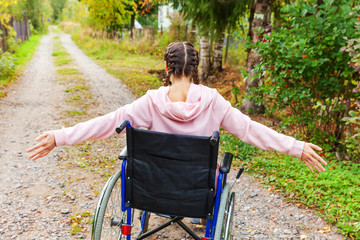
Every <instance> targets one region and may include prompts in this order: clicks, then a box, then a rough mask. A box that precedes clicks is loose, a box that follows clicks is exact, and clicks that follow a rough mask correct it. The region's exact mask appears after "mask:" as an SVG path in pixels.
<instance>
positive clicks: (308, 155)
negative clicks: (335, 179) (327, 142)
mask: <svg viewBox="0 0 360 240" xmlns="http://www.w3.org/2000/svg"><path fill="white" fill-rule="evenodd" d="M314 149H315V150H317V151H322V149H321V148H320V147H319V146H317V145H315V144H312V143H305V145H304V149H303V152H302V155H301V160H303V161H304V163H305V164H306V166H307V167H308V168H309V169H310V171H311V172H314V170H313V168H315V170H316V171H318V172H322V171H325V168H324V166H323V165H322V164H324V165H327V163H326V162H325V160H324V159H322V157H320V156H319V154H317V153H316V152H315V151H314Z"/></svg>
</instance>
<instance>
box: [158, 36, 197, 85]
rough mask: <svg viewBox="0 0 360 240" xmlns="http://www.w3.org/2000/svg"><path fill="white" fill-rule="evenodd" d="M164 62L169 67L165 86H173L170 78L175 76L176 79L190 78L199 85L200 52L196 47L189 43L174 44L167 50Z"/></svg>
mask: <svg viewBox="0 0 360 240" xmlns="http://www.w3.org/2000/svg"><path fill="white" fill-rule="evenodd" d="M164 61H165V62H166V65H167V67H168V73H167V75H166V80H165V83H164V86H168V85H169V84H171V82H170V76H171V74H174V76H175V77H178V78H180V77H181V76H184V75H185V76H186V77H188V76H190V77H191V78H192V81H193V82H194V83H195V84H199V78H198V65H199V57H198V52H197V51H196V50H195V48H194V46H193V45H192V44H191V43H188V42H173V43H170V44H169V46H168V47H167V48H166V50H165V54H164Z"/></svg>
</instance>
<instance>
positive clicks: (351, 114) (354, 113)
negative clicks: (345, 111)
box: [349, 110, 357, 117]
mask: <svg viewBox="0 0 360 240" xmlns="http://www.w3.org/2000/svg"><path fill="white" fill-rule="evenodd" d="M349 115H350V116H351V117H356V115H357V114H356V112H355V111H354V110H351V111H350V112H349Z"/></svg>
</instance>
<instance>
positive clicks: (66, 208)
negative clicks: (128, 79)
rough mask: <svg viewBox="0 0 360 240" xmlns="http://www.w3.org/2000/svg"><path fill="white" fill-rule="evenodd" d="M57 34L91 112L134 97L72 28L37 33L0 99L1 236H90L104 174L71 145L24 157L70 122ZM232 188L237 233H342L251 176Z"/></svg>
mask: <svg viewBox="0 0 360 240" xmlns="http://www.w3.org/2000/svg"><path fill="white" fill-rule="evenodd" d="M56 36H59V39H60V42H61V44H62V45H63V47H64V48H65V49H66V51H67V52H68V53H69V54H70V55H71V57H72V58H73V60H74V61H73V67H75V68H76V69H78V70H79V71H80V72H81V74H82V77H83V78H84V79H85V80H86V81H87V83H88V85H89V86H90V91H91V92H92V98H93V99H92V101H95V102H97V103H98V104H97V105H96V107H94V108H92V109H90V110H89V112H90V113H89V117H90V116H96V115H100V114H104V113H106V112H109V111H111V110H115V109H116V108H118V107H119V106H121V105H124V104H126V103H129V102H132V101H133V100H134V99H135V97H134V96H133V95H132V94H131V93H130V91H129V90H128V89H127V88H126V87H125V86H124V85H123V84H122V83H121V81H120V80H119V79H116V78H114V77H113V76H111V75H109V74H107V73H106V72H105V70H103V69H102V68H101V67H99V66H98V65H97V64H95V63H94V62H93V61H92V60H90V59H89V58H88V57H87V56H86V55H85V54H84V53H83V52H82V51H81V50H80V49H79V48H78V47H77V46H76V45H75V44H74V43H73V42H72V41H71V39H70V36H69V35H66V34H63V33H60V34H55V33H50V34H49V35H46V36H44V37H43V38H42V40H41V44H40V46H39V47H38V50H37V52H36V54H35V56H34V58H33V59H32V60H31V61H30V63H29V64H28V66H27V67H26V69H25V71H24V73H23V76H22V77H21V78H20V79H19V81H18V83H17V84H15V85H13V86H12V87H11V88H10V89H9V93H8V96H7V97H6V98H3V99H0V132H1V135H0V136H1V141H0V203H1V208H0V216H1V217H0V239H5V240H7V239H81V238H86V239H89V238H90V231H91V229H90V228H91V226H90V224H88V223H85V222H81V227H78V226H79V224H78V222H77V221H78V220H79V219H80V218H81V219H85V218H86V217H88V213H91V214H92V213H93V211H94V208H95V204H96V202H97V197H98V192H99V191H100V189H101V187H102V186H103V184H104V182H105V181H106V179H105V178H104V177H101V176H100V175H97V174H94V173H93V172H91V171H88V170H86V169H85V168H77V167H72V166H73V165H74V163H72V164H70V162H71V161H74V162H75V163H76V161H77V160H76V158H75V157H74V155H72V154H71V151H70V154H69V150H68V148H64V147H61V148H58V149H56V150H55V151H54V152H53V153H51V154H50V155H49V156H47V157H45V158H43V159H39V160H37V161H31V160H28V159H27V154H26V153H25V150H26V149H27V148H29V147H30V146H32V145H33V144H34V138H35V137H36V136H37V135H39V134H40V133H41V132H43V131H45V130H50V129H57V128H61V127H63V126H64V125H65V124H66V121H67V122H69V120H68V119H67V120H66V121H65V120H64V116H63V112H64V111H65V110H66V109H67V108H68V107H69V106H68V105H69V103H68V102H67V101H66V100H65V90H66V89H67V87H68V86H67V85H66V84H64V83H63V84H59V82H58V80H57V79H58V77H57V74H56V67H55V65H54V64H53V57H52V52H53V47H54V46H53V44H54V38H55V37H56ZM76 121H77V120H76V119H75V120H73V121H70V123H71V124H74V123H75V122H76ZM118 142H119V143H115V144H117V145H119V146H121V145H123V140H120V141H118ZM102 147H103V146H101V144H100V145H99V146H97V149H96V150H95V152H96V151H98V152H99V156H100V155H101V156H103V155H104V154H105V155H106V153H104V150H103V149H102ZM116 151H117V149H116V150H115V151H114V152H116ZM111 154H113V153H111ZM59 156H60V157H59ZM65 157H66V158H65ZM64 158H65V159H64ZM75 165H76V164H75ZM235 191H236V193H237V199H238V200H237V208H236V210H235V211H236V217H235V221H234V233H235V235H234V239H342V238H343V237H342V236H341V235H340V234H338V233H337V232H336V231H334V230H333V227H332V226H330V225H328V224H326V223H324V221H323V220H322V219H321V218H319V217H317V216H316V215H315V214H314V213H312V212H311V211H310V210H305V209H301V208H298V207H296V206H292V205H288V204H286V203H285V202H284V201H283V199H282V197H281V196H280V195H276V194H273V193H270V192H268V191H267V190H266V189H265V188H264V187H263V186H261V185H259V184H258V183H256V181H255V180H254V178H252V177H251V176H249V175H244V176H243V177H242V179H241V182H240V183H239V184H237V186H236V188H235ZM89 218H90V219H91V216H90V217H89ZM79 221H80V220H79ZM171 232H172V230H171V227H170V228H168V229H166V230H164V231H163V232H162V233H161V235H157V239H188V236H187V235H186V234H177V235H176V237H175V236H173V235H171ZM150 239H153V238H150Z"/></svg>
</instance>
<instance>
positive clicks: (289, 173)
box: [222, 133, 360, 239]
mask: <svg viewBox="0 0 360 240" xmlns="http://www.w3.org/2000/svg"><path fill="white" fill-rule="evenodd" d="M222 151H230V152H232V153H234V156H235V160H234V165H238V166H240V165H242V166H244V167H245V169H246V171H247V172H248V173H251V174H252V175H254V176H255V177H257V178H259V179H261V180H262V182H263V183H264V184H266V185H269V186H270V188H271V189H272V190H274V191H281V192H282V193H283V194H284V196H285V197H286V199H287V200H288V201H289V202H292V203H301V204H303V205H305V206H308V207H311V208H313V209H316V210H317V213H318V215H320V216H322V217H324V218H325V220H326V221H328V222H330V223H332V224H334V225H335V226H337V227H338V228H339V229H340V230H341V232H342V233H343V234H345V235H347V236H349V237H351V238H355V239H359V238H360V222H359V220H360V178H359V177H358V176H359V175H360V164H356V163H352V162H348V161H345V162H339V161H337V160H335V157H334V156H332V155H331V154H327V155H326V156H325V159H326V160H327V161H328V165H327V166H326V171H325V172H322V173H311V172H310V171H309V170H308V168H307V167H306V166H305V164H304V163H303V162H302V161H301V160H299V159H297V158H293V157H290V156H288V155H285V154H281V153H276V152H269V151H262V150H259V149H256V148H255V147H254V146H251V145H249V144H247V143H244V142H242V141H240V140H239V139H237V137H236V136H233V135H231V134H228V133H224V134H223V135H222Z"/></svg>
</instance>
